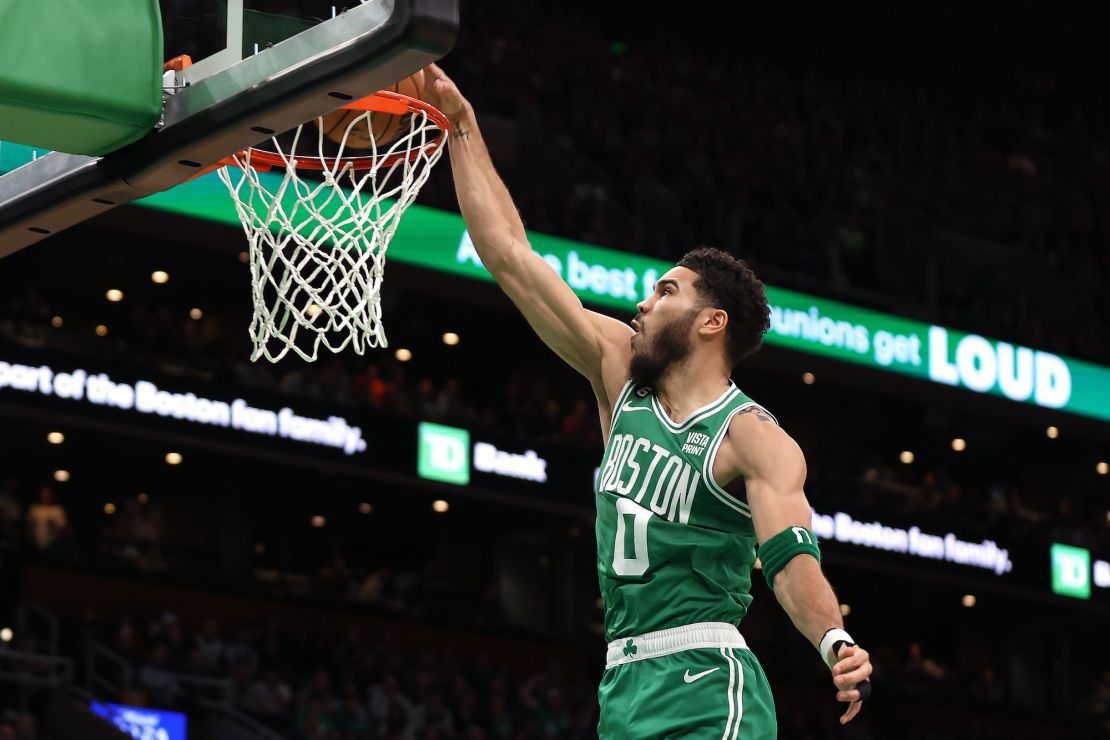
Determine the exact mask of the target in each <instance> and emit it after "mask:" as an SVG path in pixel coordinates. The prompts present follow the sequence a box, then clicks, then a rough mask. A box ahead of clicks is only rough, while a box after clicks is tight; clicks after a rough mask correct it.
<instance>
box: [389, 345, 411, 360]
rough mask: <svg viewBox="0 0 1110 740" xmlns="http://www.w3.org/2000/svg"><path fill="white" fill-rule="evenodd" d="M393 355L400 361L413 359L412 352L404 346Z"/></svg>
mask: <svg viewBox="0 0 1110 740" xmlns="http://www.w3.org/2000/svg"><path fill="white" fill-rule="evenodd" d="M393 356H394V357H396V358H397V361H398V362H408V361H409V360H411V359H412V352H410V351H409V350H407V349H405V348H404V347H401V348H399V349H398V350H397V352H396V353H394V355H393Z"/></svg>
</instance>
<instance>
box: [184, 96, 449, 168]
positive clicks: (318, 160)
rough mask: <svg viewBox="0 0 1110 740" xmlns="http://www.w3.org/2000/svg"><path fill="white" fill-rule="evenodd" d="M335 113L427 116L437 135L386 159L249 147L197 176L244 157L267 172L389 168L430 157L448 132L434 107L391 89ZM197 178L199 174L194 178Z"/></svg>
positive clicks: (236, 163)
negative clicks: (291, 164) (289, 167)
mask: <svg viewBox="0 0 1110 740" xmlns="http://www.w3.org/2000/svg"><path fill="white" fill-rule="evenodd" d="M337 110H358V111H377V112H380V113H392V114H394V115H402V114H404V113H419V112H424V113H426V114H427V116H428V118H429V120H431V121H432V122H433V123H435V124H436V126H438V127H439V136H437V137H436V138H435V139H434V140H433V141H432V142H431V143H430V144H428V145H426V146H425V147H423V149H409V150H406V151H404V152H398V153H396V154H392V155H390V156H388V157H385V156H383V155H380V154H379V155H378V156H376V157H374V156H369V157H332V158H328V157H303V158H297V159H296V160H294V159H293V158H292V157H283V156H282V155H280V154H278V153H277V152H271V151H267V150H265V149H257V148H255V147H251V148H250V149H244V150H243V151H240V152H237V153H236V154H233V155H231V156H230V157H224V158H223V159H221V160H220V161H219V162H217V163H216V164H214V165H211V166H209V167H207V168H205V170H204V171H203V172H202V173H200V174H207V173H208V172H211V171H213V170H216V169H219V168H220V167H224V166H231V167H239V168H242V167H243V165H244V161H243V160H244V159H246V157H247V154H248V153H249V154H250V166H251V167H252V168H253V169H255V170H257V171H259V172H268V171H269V170H270V169H271V168H273V167H285V166H286V162H287V161H295V162H296V163H297V168H298V169H304V170H325V169H327V170H331V169H336V165H337V164H339V165H340V169H341V168H342V166H343V165H349V166H350V167H351V169H354V170H368V169H370V168H372V167H390V166H392V165H394V164H396V163H397V162H400V161H402V160H405V159H408V160H410V161H411V160H413V159H416V157H418V156H420V154H421V153H422V152H426V153H428V154H431V153H432V152H434V151H435V150H436V149H438V148H439V147H441V146H443V140H444V139H445V138H446V137H447V132H448V131H450V130H451V122H450V121H448V120H447V116H445V115H443V114H442V113H440V112H439V110H438V109H437V108H435V107H434V106H432V105H429V104H428V103H425V102H424V101H423V100H418V99H417V98H412V97H409V96H408V95H404V94H402V93H396V92H393V91H391V90H380V91H378V92H376V93H374V94H373V95H367V96H366V97H365V98H362V99H360V100H355V101H353V102H351V103H348V104H347V105H344V106H343V107H342V108H339V109H337ZM196 176H197V177H199V176H200V175H199V174H198V175H196Z"/></svg>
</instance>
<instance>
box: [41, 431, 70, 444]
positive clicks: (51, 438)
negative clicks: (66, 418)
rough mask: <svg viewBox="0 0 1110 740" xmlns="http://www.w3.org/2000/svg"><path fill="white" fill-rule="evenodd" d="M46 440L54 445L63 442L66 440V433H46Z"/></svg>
mask: <svg viewBox="0 0 1110 740" xmlns="http://www.w3.org/2000/svg"><path fill="white" fill-rule="evenodd" d="M46 441H47V442H49V443H50V444H52V445H60V444H61V443H62V442H65V441H66V435H64V434H62V433H61V432H50V434H47V435H46Z"/></svg>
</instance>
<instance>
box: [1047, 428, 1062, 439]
mask: <svg viewBox="0 0 1110 740" xmlns="http://www.w3.org/2000/svg"><path fill="white" fill-rule="evenodd" d="M1044 433H1045V436H1046V437H1048V438H1049V439H1056V438H1057V437H1059V436H1060V430H1059V429H1057V428H1056V427H1049V428H1048V429H1045V430H1044Z"/></svg>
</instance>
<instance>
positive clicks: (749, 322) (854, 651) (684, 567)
mask: <svg viewBox="0 0 1110 740" xmlns="http://www.w3.org/2000/svg"><path fill="white" fill-rule="evenodd" d="M428 71H429V73H430V74H431V75H432V84H431V88H430V89H429V90H428V91H427V96H428V98H429V102H430V103H432V104H433V105H436V106H437V107H438V108H439V109H440V110H441V111H443V113H444V114H445V115H446V116H447V117H448V119H450V121H451V125H452V130H451V139H450V152H451V167H452V170H453V172H454V178H455V187H456V190H457V191H458V198H459V206H460V208H461V210H462V215H463V218H464V219H465V221H466V226H467V228H468V230H469V232H470V237H471V239H473V241H474V246H475V248H476V249H477V251H478V255H479V256H480V257H481V259H482V262H483V264H484V265H485V266H486V268H487V269H488V270H489V272H490V274H492V275H493V277H494V278H496V280H497V282H498V284H499V285H500V286H501V288H502V289H503V290H504V291H505V293H507V294H508V296H509V297H510V298H511V299H512V300H513V302H514V303H515V304H516V306H517V308H519V309H520V311H521V313H522V314H524V317H525V318H526V319H527V320H528V323H529V324H531V326H532V328H533V329H535V331H536V333H537V334H539V336H540V338H541V339H542V340H543V341H544V342H545V343H546V344H547V345H548V346H549V347H551V349H553V350H554V351H555V353H556V354H558V355H559V356H560V357H561V358H563V360H565V361H566V362H567V363H568V364H570V366H571V367H573V368H574V369H575V370H577V371H578V372H580V373H581V374H582V375H584V376H585V377H586V378H587V379H588V380H589V381H590V384H591V385H592V386H593V390H594V394H595V395H596V396H597V404H598V410H599V413H600V416H601V427H602V432H603V437H604V440H605V452H604V456H603V458H602V464H601V473H600V476H599V478H598V484H597V491H596V492H595V496H594V500H595V503H596V506H597V524H596V534H597V550H598V559H597V569H598V579H599V581H600V584H601V595H602V597H603V599H604V601H605V630H606V639H607V640H608V641H609V650H608V655H607V659H606V670H605V674H604V676H603V678H602V680H601V687H600V689H599V692H598V698H599V700H600V703H601V720H600V723H599V726H598V734H599V735H600V736H601V737H602V738H622V739H623V738H664V737H666V738H671V737H680V736H681V737H691V738H714V739H717V738H723V739H724V740H765V739H767V738H774V737H776V735H777V724H776V720H775V709H774V702H773V700H772V698H771V691H770V687H769V686H768V683H767V677H766V676H765V675H764V673H763V670H762V668H761V667H760V665H759V661H758V660H757V659H756V657H755V655H754V654H753V653H752V652H751V650H749V649H748V646H747V644H746V643H745V641H744V638H743V637H742V636H741V634H740V632H739V631H738V629H737V625H738V624H739V623H740V621H741V620H742V619H743V618H744V614H745V613H746V612H747V609H748V606H749V605H750V604H751V601H752V597H751V595H750V593H749V589H750V585H751V571H752V568H753V566H754V564H755V559H756V556H757V554H758V556H759V558H760V560H761V563H762V569H763V575H764V577H765V578H766V579H767V583H768V585H769V586H770V587H771V588H772V589H773V590H774V593H775V596H776V597H777V598H778V601H779V603H780V604H782V607H783V608H784V609H785V610H786V612H787V614H788V615H789V616H790V618H791V620H793V622H794V625H795V626H796V627H797V628H798V630H799V631H800V632H801V633H802V634H803V635H804V636H805V637H806V638H807V639H809V641H810V642H812V643H813V646H814V647H815V648H817V650H818V651H819V653H820V655H821V658H822V659H823V660H824V661H825V662H826V663H827V664H828V666H829V667H830V669H831V672H832V681H833V684H834V686H835V687H836V699H837V700H838V701H841V702H845V703H847V704H848V708H847V710H846V711H845V712H844V714H843V716H841V718H840V721H841V723H846V722H848V721H850V720H851V719H852V718H853V717H855V716H856V714H858V713H859V711H860V708H861V706H862V700H863V699H864V698H866V695H867V694H868V693H869V690H870V683H869V682H867V677H868V676H869V675H870V674H871V662H870V660H869V657H868V654H867V651H866V650H863V649H862V648H860V647H858V646H857V645H855V643H854V641H853V640H852V638H851V637H850V636H849V635H848V633H847V632H845V631H844V628H843V622H842V618H841V615H840V608H839V603H838V601H837V598H836V596H835V594H834V593H833V590H832V588H831V587H830V586H829V583H828V581H826V580H825V577H824V575H823V574H822V572H821V565H820V558H821V556H820V551H819V549H818V542H817V538H816V537H815V536H814V534H813V532H812V531H811V530H810V508H809V503H808V501H807V500H806V496H805V493H803V491H802V484H803V483H804V482H805V475H806V467H805V460H804V458H803V457H802V452H801V450H800V449H799V448H798V445H797V444H796V443H795V442H794V440H793V439H791V438H790V437H789V436H788V435H787V434H786V433H785V432H784V431H782V429H781V428H779V426H778V423H777V422H776V420H775V419H774V417H773V416H771V414H770V413H769V412H767V411H766V410H765V409H764V408H762V407H761V406H759V405H758V404H756V403H755V402H754V401H752V400H751V399H750V398H748V397H747V396H745V395H744V394H743V393H742V392H741V391H740V389H739V388H737V387H736V385H735V384H733V382H732V381H731V380H730V375H731V374H732V370H733V368H734V367H735V366H736V364H737V363H738V362H739V361H740V360H742V359H743V358H744V357H746V356H747V355H749V354H751V353H752V352H754V351H755V350H756V349H757V348H758V347H759V345H760V344H761V342H762V338H763V334H764V333H765V332H766V331H767V328H768V322H769V309H768V305H767V299H766V297H765V296H764V293H763V284H762V283H761V282H760V281H759V280H758V279H757V278H756V277H755V275H754V274H753V273H752V271H751V270H750V269H749V268H748V266H747V265H746V264H745V263H744V262H743V261H742V260H738V259H736V258H734V257H732V256H731V255H729V254H727V253H725V252H722V251H719V250H716V249H708V248H703V249H695V250H694V251H692V252H689V253H688V254H686V256H684V257H683V258H682V259H681V260H679V262H678V263H677V264H676V265H675V267H674V268H672V269H671V270H669V271H668V272H667V273H666V274H664V275H663V276H662V277H661V278H660V279H659V281H658V282H657V283H656V285H655V289H654V292H653V293H652V294H651V295H650V296H648V297H647V298H645V299H644V300H643V301H641V302H640V303H639V305H638V306H637V313H636V317H635V318H634V319H633V320H632V322H631V328H629V326H627V325H625V324H622V323H621V322H619V321H617V320H615V319H612V318H609V317H607V316H603V315H601V314H597V313H594V312H592V311H587V310H586V309H585V308H583V307H582V303H581V301H579V299H578V297H577V296H575V294H574V293H573V292H572V291H571V289H570V287H569V286H568V285H567V284H566V283H564V282H563V280H561V279H560V278H559V276H558V275H557V274H556V273H555V271H554V270H553V269H552V267H551V266H550V265H549V264H548V263H547V262H545V261H544V260H543V259H542V258H541V257H540V256H539V255H537V254H536V253H535V252H533V251H532V249H531V247H530V246H529V245H528V240H527V237H526V235H525V231H524V225H523V224H522V222H521V220H520V216H519V215H518V213H517V210H516V207H515V206H514V205H513V202H512V199H511V198H510V196H509V193H508V191H507V190H506V188H505V186H504V184H503V183H502V182H501V179H500V178H499V177H498V175H497V172H496V171H495V170H494V167H493V163H492V162H491V161H490V157H489V153H488V152H487V150H486V146H485V144H484V143H483V141H482V135H481V133H480V132H479V130H478V125H477V122H476V120H475V116H474V111H473V109H472V108H471V107H470V104H469V103H468V102H467V101H466V99H465V98H463V96H462V94H461V93H460V92H459V90H458V88H457V87H456V86H455V84H454V83H453V82H452V81H451V80H450V79H449V78H448V77H447V76H446V75H445V74H444V73H443V71H442V70H440V69H439V68H438V67H436V66H434V65H433V66H431V67H429V68H428Z"/></svg>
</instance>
